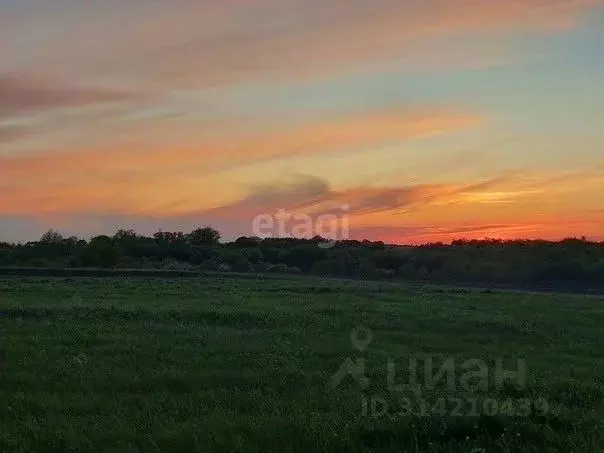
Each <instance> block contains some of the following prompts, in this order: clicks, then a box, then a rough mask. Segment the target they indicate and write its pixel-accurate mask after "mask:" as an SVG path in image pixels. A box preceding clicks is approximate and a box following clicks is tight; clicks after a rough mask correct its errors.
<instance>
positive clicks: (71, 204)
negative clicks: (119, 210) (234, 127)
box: [0, 112, 481, 213]
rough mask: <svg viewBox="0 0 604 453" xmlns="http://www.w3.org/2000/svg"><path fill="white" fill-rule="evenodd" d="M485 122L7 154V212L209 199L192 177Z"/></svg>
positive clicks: (399, 121)
mask: <svg viewBox="0 0 604 453" xmlns="http://www.w3.org/2000/svg"><path fill="white" fill-rule="evenodd" d="M480 121H481V119H480V118H479V117H476V116H471V115H466V114H454V113H439V112H432V113H429V112H414V113H399V112H382V113H375V114H371V115H358V116H354V117H349V118H338V119H326V120H323V121H319V122H316V123H305V124H297V125H291V126H289V127H288V128H284V129H282V130H270V131H267V132H266V134H260V133H256V134H254V135H249V136H246V135H244V136H237V135H234V136H231V135H229V134H228V133H225V136H223V137H212V138H208V139H205V140H204V139H202V140H201V143H200V146H199V147H198V148H195V149H176V150H174V149H170V150H166V149H159V150H158V149H150V150H131V149H109V150H97V151H90V152H84V151H80V152H60V153H57V152H55V153H42V154H35V155H28V156H15V157H13V156H4V157H0V181H2V185H3V187H4V191H3V198H2V199H0V212H4V213H8V212H11V213H15V212H18V213H28V212H36V211H37V210H44V211H46V210H49V209H54V210H56V211H62V210H70V209H78V210H81V209H91V208H93V209H95V210H99V209H103V208H104V207H107V206H108V205H111V206H115V205H117V204H119V203H120V202H119V199H120V197H119V195H117V194H116V195H115V196H116V197H117V199H118V201H116V200H114V198H113V196H114V195H113V194H112V193H111V191H112V188H114V187H119V188H120V191H123V192H122V193H129V192H134V193H138V194H139V195H134V196H133V198H134V199H137V200H140V204H142V205H144V206H153V205H155V206H158V205H159V206H161V205H165V204H169V203H170V201H171V200H173V201H178V200H180V198H181V197H182V194H183V189H185V188H186V190H185V191H184V193H185V194H188V195H189V196H193V195H197V196H199V195H202V193H199V194H191V193H190V190H191V187H192V186H191V182H190V180H191V179H194V180H197V181H199V180H200V177H201V178H203V177H204V176H209V175H211V174H212V172H214V171H217V170H220V169H225V168H229V167H234V166H242V165H246V164H249V163H252V162H255V161H258V160H262V159H271V158H283V157H287V156H292V155H295V154H305V153H324V152H331V151H341V150H346V149H349V148H355V147H367V146H373V145H379V144H382V143H389V142H396V141H401V140H408V139H419V138H423V137H427V136H430V135H435V134H440V133H444V132H448V131H456V130H459V129H464V128H467V127H469V126H472V125H475V124H478V123H480ZM160 181H166V183H165V184H164V186H165V187H162V190H159V189H154V188H153V187H149V186H153V185H157V186H159V185H160ZM202 185H203V184H202ZM143 187H145V190H144V192H143V191H142V188H143ZM150 192H153V193H158V198H156V199H155V200H148V198H149V193H150ZM86 194H89V197H87V196H86ZM103 194H105V196H104V197H103ZM145 198H147V200H146V199H145ZM76 200H79V201H76ZM104 200H111V203H107V202H104ZM195 202H196V200H192V202H191V203H192V206H191V205H190V208H195V207H196V206H195ZM197 207H199V206H197Z"/></svg>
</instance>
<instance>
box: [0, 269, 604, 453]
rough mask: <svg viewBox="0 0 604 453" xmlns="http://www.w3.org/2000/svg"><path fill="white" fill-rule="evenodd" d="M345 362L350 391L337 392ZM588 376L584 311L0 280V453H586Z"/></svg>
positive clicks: (204, 282) (337, 288) (320, 293)
mask: <svg viewBox="0 0 604 453" xmlns="http://www.w3.org/2000/svg"><path fill="white" fill-rule="evenodd" d="M359 328H360V329H361V330H358V329H359ZM355 329H357V330H355ZM363 329H365V336H364V337H363V336H362V335H361V333H362V332H363V331H364V330H363ZM368 332H370V337H367V333H368ZM351 336H352V339H351ZM364 339H366V340H365V341H364ZM369 340H371V341H369ZM347 359H349V360H348V362H347ZM357 359H364V360H365V377H366V378H367V380H362V379H355V376H348V377H346V378H344V379H343V380H342V381H341V382H340V383H339V385H337V386H336V385H335V384H336V383H337V379H336V381H334V379H335V377H334V375H335V374H336V373H337V372H338V370H339V369H340V368H341V367H342V366H343V365H346V364H348V365H350V364H351V363H352V364H355V365H359V364H360V362H357ZM414 360H415V361H416V362H414ZM430 360H431V361H432V362H431V363H433V365H434V370H433V371H434V375H436V374H437V373H438V371H439V369H440V368H441V366H444V365H446V364H448V363H454V366H455V369H454V371H455V376H454V380H453V382H447V379H445V378H449V377H451V373H449V374H446V375H445V377H443V379H435V382H434V384H435V385H430V379H427V378H426V376H424V374H425V373H424V371H425V368H426V365H427V364H428V363H430ZM468 360H475V361H476V360H477V361H479V362H468ZM498 360H504V364H505V369H508V370H514V369H516V368H517V366H518V363H520V362H517V361H518V360H525V361H526V382H525V383H522V382H520V379H519V378H518V376H516V378H514V377H513V376H512V377H509V378H508V379H506V380H505V382H504V383H503V385H498V383H497V381H496V377H497V372H496V369H497V365H496V364H497V361H498ZM389 361H390V363H391V370H390V383H391V384H392V383H394V384H397V385H399V386H400V385H401V384H403V383H405V382H409V381H410V380H411V379H410V376H409V374H412V375H415V373H412V370H411V366H410V364H411V363H416V364H418V366H419V371H418V373H417V384H418V386H419V387H420V390H418V391H416V392H399V391H398V390H400V389H398V388H394V387H393V386H392V385H389V384H388V382H389V380H388V376H389V373H388V363H389ZM469 363H482V364H484V366H486V367H487V370H488V373H489V382H488V385H487V386H486V387H485V386H484V385H483V386H482V387H483V388H472V389H470V388H469V387H476V386H475V385H470V384H472V382H473V381H472V380H470V379H466V378H468V375H467V374H465V373H467V369H465V368H464V367H465V366H466V365H468V364H469ZM393 364H394V365H393ZM393 366H394V368H392V367H393ZM393 371H394V372H393ZM603 372H604V300H603V299H598V298H588V297H581V296H568V295H546V294H541V295H538V294H529V293H519V294H514V293H504V292H502V293H492V292H486V291H480V290H459V289H447V288H438V287H412V286H404V285H395V284H386V283H363V282H345V281H329V280H315V281H313V280H309V279H305V280H299V281H298V280H291V279H290V280H277V279H275V280H264V281H254V280H249V279H248V280H238V279H231V278H218V277H216V278H204V279H169V280H168V279H163V280H162V279H150V278H149V279H143V278H140V279H125V278H119V279H117V278H116V279H73V280H69V279H67V280H65V279H10V278H6V279H3V280H0V451H1V452H13V451H21V452H36V453H45V452H51V451H52V452H80V451H82V452H84V451H86V452H88V451H103V452H116V451H117V452H145V453H147V452H195V451H200V452H206V451H207V452H259V453H260V452H262V453H266V452H279V453H281V452H304V453H307V452H407V451H409V452H418V451H421V452H471V451H476V452H480V451H484V452H488V453H491V452H531V451H534V452H537V451H539V452H541V451H543V452H546V451H547V452H549V451H551V452H565V453H568V452H576V453H582V452H596V451H602V450H603V449H604V424H603V421H604V404H603V393H604V391H603V388H604V385H603V384H604V373H603ZM359 377H360V376H359V375H357V376H356V378H359ZM428 377H429V376H428ZM475 381H476V382H482V381H481V380H480V379H475ZM361 384H363V385H361ZM465 384H467V385H465ZM483 384H484V382H483ZM372 406H373V407H372ZM481 449H484V450H481Z"/></svg>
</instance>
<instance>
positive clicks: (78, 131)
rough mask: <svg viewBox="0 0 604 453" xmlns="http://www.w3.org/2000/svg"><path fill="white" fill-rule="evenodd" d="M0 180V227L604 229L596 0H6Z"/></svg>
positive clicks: (528, 232)
mask: <svg viewBox="0 0 604 453" xmlns="http://www.w3.org/2000/svg"><path fill="white" fill-rule="evenodd" d="M0 189H1V191H0V241H27V240H34V239H37V238H38V237H39V236H40V234H41V233H42V232H43V231H44V230H47V229H48V228H50V227H52V228H56V229H58V230H59V231H61V232H62V233H64V234H66V235H71V234H77V235H80V236H83V237H89V236H90V235H93V234H101V233H112V232H114V231H115V230H116V229H117V228H133V229H136V230H137V231H139V232H141V233H145V234H148V233H152V232H154V231H157V230H159V229H162V230H164V231H190V230H191V229H192V228H194V227H195V226H201V225H212V226H214V227H216V228H218V229H219V230H220V231H221V232H222V233H223V236H225V238H226V239H231V238H234V237H237V236H240V235H251V234H252V223H253V219H254V217H255V216H256V215H258V214H274V213H276V212H277V210H278V209H285V210H288V211H290V212H297V213H308V214H310V215H318V214H320V213H322V212H327V211H333V210H337V209H338V207H339V206H348V207H349V209H348V211H347V215H348V216H349V221H350V228H351V229H350V232H351V235H352V237H353V238H355V239H364V238H369V239H372V240H378V239H379V240H383V241H386V242H396V243H421V242H427V241H443V242H448V241H450V240H452V239H456V238H461V237H464V238H485V237H492V238H506V239H507V238H545V239H561V238H564V237H567V236H587V237H588V238H592V239H597V240H604V0H500V1H496V0H248V1H244V0H170V1H157V0H155V1H151V0H103V1H85V0H52V1H49V0H0Z"/></svg>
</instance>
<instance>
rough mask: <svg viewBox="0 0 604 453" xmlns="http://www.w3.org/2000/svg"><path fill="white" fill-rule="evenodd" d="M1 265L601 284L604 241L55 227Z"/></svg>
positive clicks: (1, 245) (1, 255)
mask: <svg viewBox="0 0 604 453" xmlns="http://www.w3.org/2000/svg"><path fill="white" fill-rule="evenodd" d="M0 266H2V267H42V268H44V267H46V268H85V267H90V268H121V269H166V270H191V271H194V270H200V271H201V270H204V271H217V272H254V273H281V274H311V275H320V276H328V277H348V278H367V279H401V280H426V281H434V282H456V283H459V282H498V283H509V284H522V283H546V282H582V283H586V284H588V283H589V284H604V243H601V242H591V241H588V240H586V239H585V238H580V239H578V238H568V239H564V240H561V241H556V242H553V241H545V240H505V241H504V240H496V239H485V240H463V239H460V240H456V241H453V242H452V243H451V244H443V243H432V244H425V245H421V246H402V245H390V244H385V243H384V242H381V241H368V240H364V241H356V240H343V241H338V242H336V243H329V242H328V241H327V240H326V239H324V238H321V237H315V238H312V239H296V238H264V239H261V238H257V237H240V238H238V239H236V240H234V241H231V242H221V236H220V233H219V232H218V231H217V230H215V229H213V228H210V227H203V228H198V229H195V230H193V231H191V232H190V233H182V232H164V231H159V232H157V233H155V234H154V235H153V236H144V235H140V234H138V233H136V232H135V231H133V230H118V231H117V232H116V233H115V234H114V235H113V236H107V235H102V236H96V237H93V238H91V239H90V240H83V239H80V238H77V237H67V238H66V237H63V236H62V235H61V234H60V233H58V232H57V231H54V230H50V231H48V232H46V233H44V235H43V236H42V237H41V238H40V239H39V240H38V241H33V242H27V243H19V244H12V243H5V242H0Z"/></svg>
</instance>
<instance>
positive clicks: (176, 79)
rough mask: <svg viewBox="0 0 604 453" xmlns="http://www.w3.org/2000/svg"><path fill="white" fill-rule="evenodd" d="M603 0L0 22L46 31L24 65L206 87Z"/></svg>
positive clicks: (576, 13)
mask: <svg viewBox="0 0 604 453" xmlns="http://www.w3.org/2000/svg"><path fill="white" fill-rule="evenodd" d="M602 4H603V2H602V0H565V1H559V0H505V1H476V0H424V1H419V0H417V1H401V0H381V1H379V2H377V3H376V2H368V1H367V0H346V1H343V0H291V1H283V0H256V1H254V2H219V1H214V2H190V1H188V0H175V1H173V2H170V3H169V4H168V3H166V4H157V5H154V7H153V8H151V7H149V6H148V5H146V4H145V8H142V7H141V8H138V9H137V8H136V7H134V5H136V0H135V1H134V2H133V3H132V5H131V7H129V8H127V7H120V8H119V9H113V8H111V7H108V6H107V7H105V8H103V9H99V8H93V7H91V6H89V5H87V7H86V8H75V9H74V10H73V11H69V14H66V15H59V14H51V13H50V11H48V12H46V13H45V11H44V9H42V8H41V9H40V10H38V11H39V12H38V13H37V14H33V13H30V14H28V13H22V14H20V15H17V16H16V17H15V18H14V20H12V21H11V22H9V23H8V27H9V32H8V36H9V37H10V36H11V35H14V36H19V34H20V33H23V31H22V30H31V29H45V30H47V33H40V37H37V36H34V37H30V38H29V39H30V42H31V46H29V47H25V48H23V47H20V48H19V50H20V53H19V55H18V56H15V57H14V58H15V59H18V61H20V62H21V63H23V62H26V64H27V66H28V67H32V68H34V69H35V70H39V71H43V72H50V73H53V74H55V75H60V74H65V73H68V74H75V73H77V74H86V75H87V76H89V77H98V76H99V74H100V75H103V74H111V75H112V76H113V77H114V78H115V79H118V80H120V81H126V82H128V83H133V84H136V85H140V84H148V85H150V86H154V87H157V86H158V85H159V86H162V87H166V86H172V87H173V86H175V85H180V86H195V87H200V86H204V87H205V86H208V85H214V84H228V83H234V82H236V83H240V82H242V81H245V82H247V83H249V82H250V81H252V82H257V81H258V80H263V81H267V80H275V78H281V77H283V76H285V77H288V78H296V77H300V76H309V75H310V76H317V75H321V74H325V73H331V72H333V71H341V70H342V69H343V68H350V67H366V66H367V65H369V66H372V65H374V64H375V63H376V62H379V61H391V60H397V59H398V60H401V61H403V62H405V61H406V60H407V57H408V56H409V55H413V54H414V53H415V50H416V49H417V45H418V43H420V42H421V41H429V40H433V39H434V38H442V39H447V38H450V37H455V36H467V35H468V34H480V35H481V36H482V35H484V34H493V33H502V32H506V31H509V30H518V29H524V30H537V31H544V30H545V31H552V30H560V29H567V28H569V27H572V26H574V25H575V24H576V23H577V21H578V20H579V19H580V18H581V17H582V14H583V13H585V11H587V10H589V9H590V8H593V7H597V6H601V5H602ZM84 24H85V26H84ZM79 36H86V37H87V39H86V40H81V39H77V38H78V37H79ZM9 43H10V42H9ZM445 44H446V42H445ZM41 48H43V49H45V52H44V54H43V55H41V53H40V49H41ZM420 48H421V46H420ZM516 50H517V51H521V50H522V49H516ZM482 57H488V55H487V54H485V55H483V56H482ZM158 62H161V64H158ZM451 63H453V64H455V62H454V61H452V62H451ZM420 66H421V63H420ZM116 75H117V77H116Z"/></svg>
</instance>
